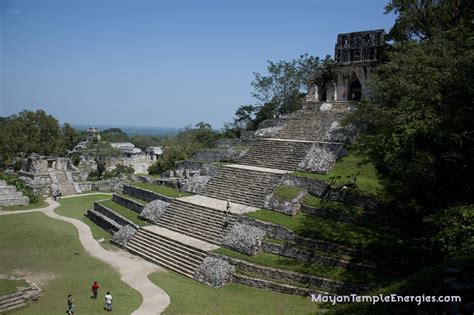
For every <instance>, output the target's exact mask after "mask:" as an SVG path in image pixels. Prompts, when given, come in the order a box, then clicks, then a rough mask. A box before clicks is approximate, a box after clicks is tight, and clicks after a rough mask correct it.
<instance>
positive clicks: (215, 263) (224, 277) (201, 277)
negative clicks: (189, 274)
mask: <svg viewBox="0 0 474 315" xmlns="http://www.w3.org/2000/svg"><path fill="white" fill-rule="evenodd" d="M234 272H235V267H234V266H233V265H231V264H230V263H229V262H227V261H226V260H225V259H221V258H219V257H214V256H208V257H206V258H205V259H204V260H203V262H202V263H201V265H200V266H199V267H198V268H197V270H196V273H195V276H194V277H195V278H196V280H198V281H201V282H203V283H205V284H208V285H210V286H211V287H213V288H222V287H223V286H224V284H226V283H227V282H229V281H230V280H231V279H232V276H233V274H234Z"/></svg>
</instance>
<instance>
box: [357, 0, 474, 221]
mask: <svg viewBox="0 0 474 315" xmlns="http://www.w3.org/2000/svg"><path fill="white" fill-rule="evenodd" d="M473 5H474V2H472V1H462V0H445V1H426V0H425V1H408V0H394V1H391V2H390V4H389V5H388V6H387V10H388V11H389V12H391V11H394V12H396V13H398V14H399V17H398V18H397V21H396V23H395V25H394V27H393V29H392V30H391V35H392V38H393V39H394V40H395V43H394V45H393V47H392V48H391V50H390V51H389V53H388V54H389V55H388V57H389V62H388V63H386V64H385V65H383V66H381V67H380V68H379V71H378V76H377V78H376V79H375V80H374V82H373V91H374V95H373V99H372V100H371V101H370V102H368V103H363V104H361V105H360V106H359V107H358V110H357V111H356V113H355V114H354V117H353V119H354V120H355V121H357V122H363V123H367V124H368V126H369V132H368V134H367V136H366V137H365V138H364V139H363V140H364V141H363V143H364V145H365V148H366V149H367V150H368V152H369V153H370V156H371V158H372V159H373V160H374V162H375V163H376V165H377V166H378V168H379V170H380V171H381V173H383V174H384V175H385V176H386V177H387V179H388V180H387V183H388V189H389V192H390V193H391V194H392V195H393V196H395V199H396V200H398V201H400V203H401V204H403V205H405V206H406V208H410V209H418V210H419V213H418V214H419V215H420V216H424V215H425V214H428V213H432V212H435V211H436V209H438V208H443V207H449V206H452V205H456V204H458V203H470V202H473V201H474V200H473V197H474V182H473V180H474V179H473V176H472V174H473V173H474V170H473V165H474V163H473V162H474V107H473V103H472V100H473V99H474V76H473V74H474V62H473V61H474V50H473V48H474V37H473V27H474V24H473V22H472V21H473V20H474V15H473V12H474V10H473Z"/></svg>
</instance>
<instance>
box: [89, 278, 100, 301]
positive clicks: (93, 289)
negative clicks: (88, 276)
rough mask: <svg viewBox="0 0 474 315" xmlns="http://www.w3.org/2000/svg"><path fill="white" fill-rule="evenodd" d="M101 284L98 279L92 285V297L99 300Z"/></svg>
mask: <svg viewBox="0 0 474 315" xmlns="http://www.w3.org/2000/svg"><path fill="white" fill-rule="evenodd" d="M99 288H100V286H99V284H98V283H97V281H94V284H93V285H92V296H91V299H94V300H97V291H98V290H99Z"/></svg>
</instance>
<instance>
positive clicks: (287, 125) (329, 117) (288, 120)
mask: <svg viewBox="0 0 474 315" xmlns="http://www.w3.org/2000/svg"><path fill="white" fill-rule="evenodd" d="M321 105H322V104H316V103H315V104H314V106H308V107H306V108H304V109H302V110H299V111H296V112H294V113H291V114H289V115H287V116H286V117H285V118H284V120H285V122H284V124H283V127H282V129H281V130H279V132H278V133H277V135H276V136H275V138H280V139H295V140H308V141H326V138H325V137H326V133H327V131H328V130H329V129H330V128H331V126H332V125H333V123H334V122H340V121H341V120H342V118H343V117H344V116H345V115H346V114H347V113H348V111H349V103H346V102H339V103H332V108H331V109H329V110H326V111H321V110H320V107H321Z"/></svg>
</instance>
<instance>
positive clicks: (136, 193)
mask: <svg viewBox="0 0 474 315" xmlns="http://www.w3.org/2000/svg"><path fill="white" fill-rule="evenodd" d="M123 193H124V194H126V195H129V196H132V197H133V198H137V199H141V200H145V201H148V202H151V201H153V200H157V199H158V200H162V201H165V202H171V201H173V198H171V197H168V196H163V195H161V194H158V193H155V192H153V191H150V190H147V189H143V188H139V187H135V186H131V185H124V186H123Z"/></svg>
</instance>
